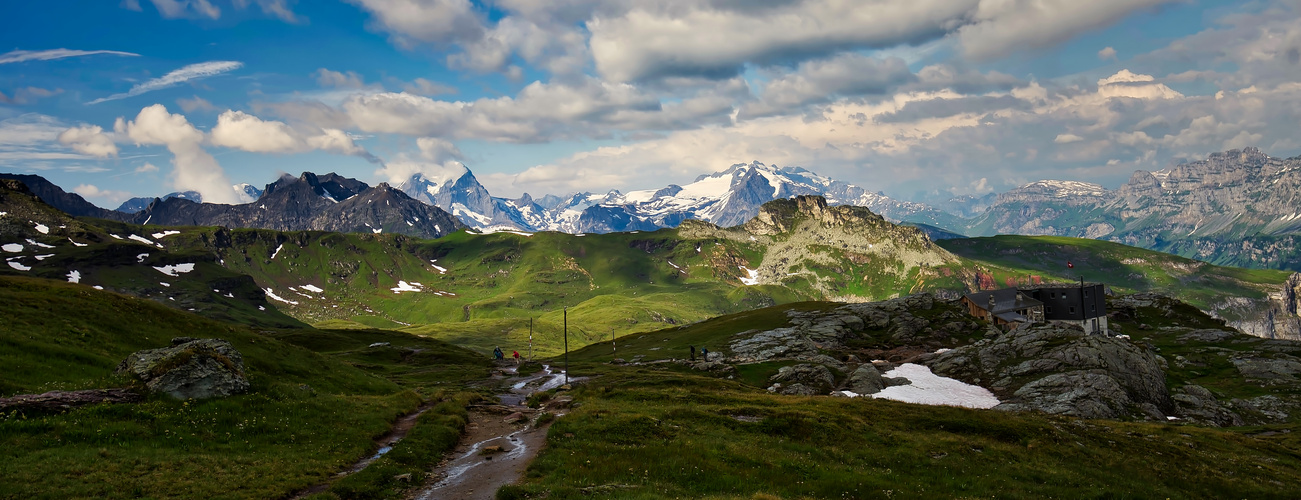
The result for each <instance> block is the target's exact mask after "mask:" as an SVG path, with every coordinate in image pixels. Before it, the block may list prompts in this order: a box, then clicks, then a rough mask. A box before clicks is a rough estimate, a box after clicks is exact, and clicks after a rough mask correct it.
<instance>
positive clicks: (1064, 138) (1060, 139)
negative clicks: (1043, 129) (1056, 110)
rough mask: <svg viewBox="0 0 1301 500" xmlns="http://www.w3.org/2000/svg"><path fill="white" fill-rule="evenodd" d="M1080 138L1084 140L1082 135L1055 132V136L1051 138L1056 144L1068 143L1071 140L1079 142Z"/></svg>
mask: <svg viewBox="0 0 1301 500" xmlns="http://www.w3.org/2000/svg"><path fill="white" fill-rule="evenodd" d="M1082 140H1084V138H1083V137H1080V136H1078V135H1075V134H1057V138H1056V139H1053V142H1055V143H1057V144H1070V143H1072V142H1080V141H1082Z"/></svg>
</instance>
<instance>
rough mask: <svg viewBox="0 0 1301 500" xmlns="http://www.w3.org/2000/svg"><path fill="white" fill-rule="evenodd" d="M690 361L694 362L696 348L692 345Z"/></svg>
mask: <svg viewBox="0 0 1301 500" xmlns="http://www.w3.org/2000/svg"><path fill="white" fill-rule="evenodd" d="M691 360H692V361H695V360H696V346H694V345H693V346H691Z"/></svg>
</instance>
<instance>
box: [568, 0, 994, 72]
mask: <svg viewBox="0 0 1301 500" xmlns="http://www.w3.org/2000/svg"><path fill="white" fill-rule="evenodd" d="M976 3H977V1H976V0H961V1H947V0H908V1H903V0H876V1H871V2H841V1H834V0H794V1H787V2H754V3H749V2H712V3H700V4H694V3H691V2H665V3H663V4H659V5H655V6H646V5H642V6H638V7H636V8H633V9H630V10H628V11H626V12H623V13H619V14H616V15H613V16H610V17H596V18H593V19H592V20H591V21H589V22H588V23H587V27H588V29H589V30H590V31H591V41H590V46H591V51H592V56H593V58H594V60H595V63H596V69H597V70H598V71H599V72H600V73H601V75H603V76H605V77H606V78H609V79H611V80H615V81H631V80H640V79H644V78H654V77H662V76H672V75H708V76H718V77H725V76H731V75H734V74H737V73H738V72H740V70H741V68H742V67H743V66H744V65H745V64H746V63H759V64H764V63H771V62H782V61H789V60H797V59H800V58H805V57H809V56H817V55H823V54H829V53H832V52H836V51H839V50H843V49H849V48H873V47H875V48H884V47H892V46H895V45H900V44H908V43H918V42H921V41H925V40H929V39H935V38H939V37H941V36H943V35H944V34H945V33H946V32H948V31H949V30H951V29H953V28H955V27H956V26H957V24H958V23H959V22H960V20H961V19H962V18H963V17H964V16H966V15H967V14H968V13H969V12H970V11H971V10H972V9H973V7H974V6H975V5H976Z"/></svg>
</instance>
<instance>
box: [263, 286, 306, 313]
mask: <svg viewBox="0 0 1301 500" xmlns="http://www.w3.org/2000/svg"><path fill="white" fill-rule="evenodd" d="M262 291H263V292H266V294H267V297H269V298H271V299H272V300H278V301H281V302H284V303H286V304H290V305H295V306H296V305H298V303H297V302H294V301H292V300H285V299H282V298H280V296H279V295H276V293H275V292H273V291H271V289H270V288H267V289H265V290H262ZM258 310H259V311H264V310H265V309H262V306H258Z"/></svg>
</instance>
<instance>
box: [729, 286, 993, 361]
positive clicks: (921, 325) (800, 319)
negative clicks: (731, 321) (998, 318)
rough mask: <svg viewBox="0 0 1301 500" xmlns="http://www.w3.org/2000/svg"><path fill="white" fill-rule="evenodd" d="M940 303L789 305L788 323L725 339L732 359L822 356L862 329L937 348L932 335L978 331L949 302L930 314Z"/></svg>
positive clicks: (920, 298) (916, 299)
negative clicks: (805, 307) (826, 307)
mask: <svg viewBox="0 0 1301 500" xmlns="http://www.w3.org/2000/svg"><path fill="white" fill-rule="evenodd" d="M941 305H942V303H940V302H939V301H937V300H936V299H935V296H933V295H931V294H926V293H923V294H917V295H909V296H907V297H901V298H897V299H891V300H886V301H882V302H864V303H857V304H846V305H844V306H841V307H838V308H836V309H834V310H832V311H790V312H788V313H787V314H788V316H789V318H790V323H791V326H789V327H781V328H775V329H772V330H767V331H761V332H757V333H756V332H753V331H751V332H743V333H742V334H740V335H737V337H736V338H735V339H734V340H732V342H731V343H730V344H729V345H728V349H729V350H730V351H731V353H732V356H731V359H732V360H733V361H740V362H757V361H769V360H774V359H803V360H808V361H816V362H822V360H821V359H820V358H817V356H819V354H820V353H821V352H822V351H835V350H840V349H844V348H845V347H846V343H847V342H849V341H851V340H854V339H856V338H859V337H861V333H862V332H864V331H865V330H873V331H883V332H884V334H885V335H887V336H888V337H889V340H890V341H891V342H894V343H899V344H916V345H927V346H929V347H934V348H938V347H940V346H941V343H940V342H937V340H941V339H948V338H949V337H951V336H957V335H967V334H970V333H971V332H973V331H983V327H982V326H981V325H980V323H979V322H977V321H975V320H974V319H972V318H971V317H969V316H966V315H965V314H962V313H961V312H959V311H958V310H957V309H956V308H954V307H949V306H944V307H946V309H948V310H944V311H943V312H939V313H938V314H930V316H931V317H930V318H923V317H919V316H918V315H919V314H929V313H930V312H931V311H933V310H934V309H935V308H937V307H941Z"/></svg>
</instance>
